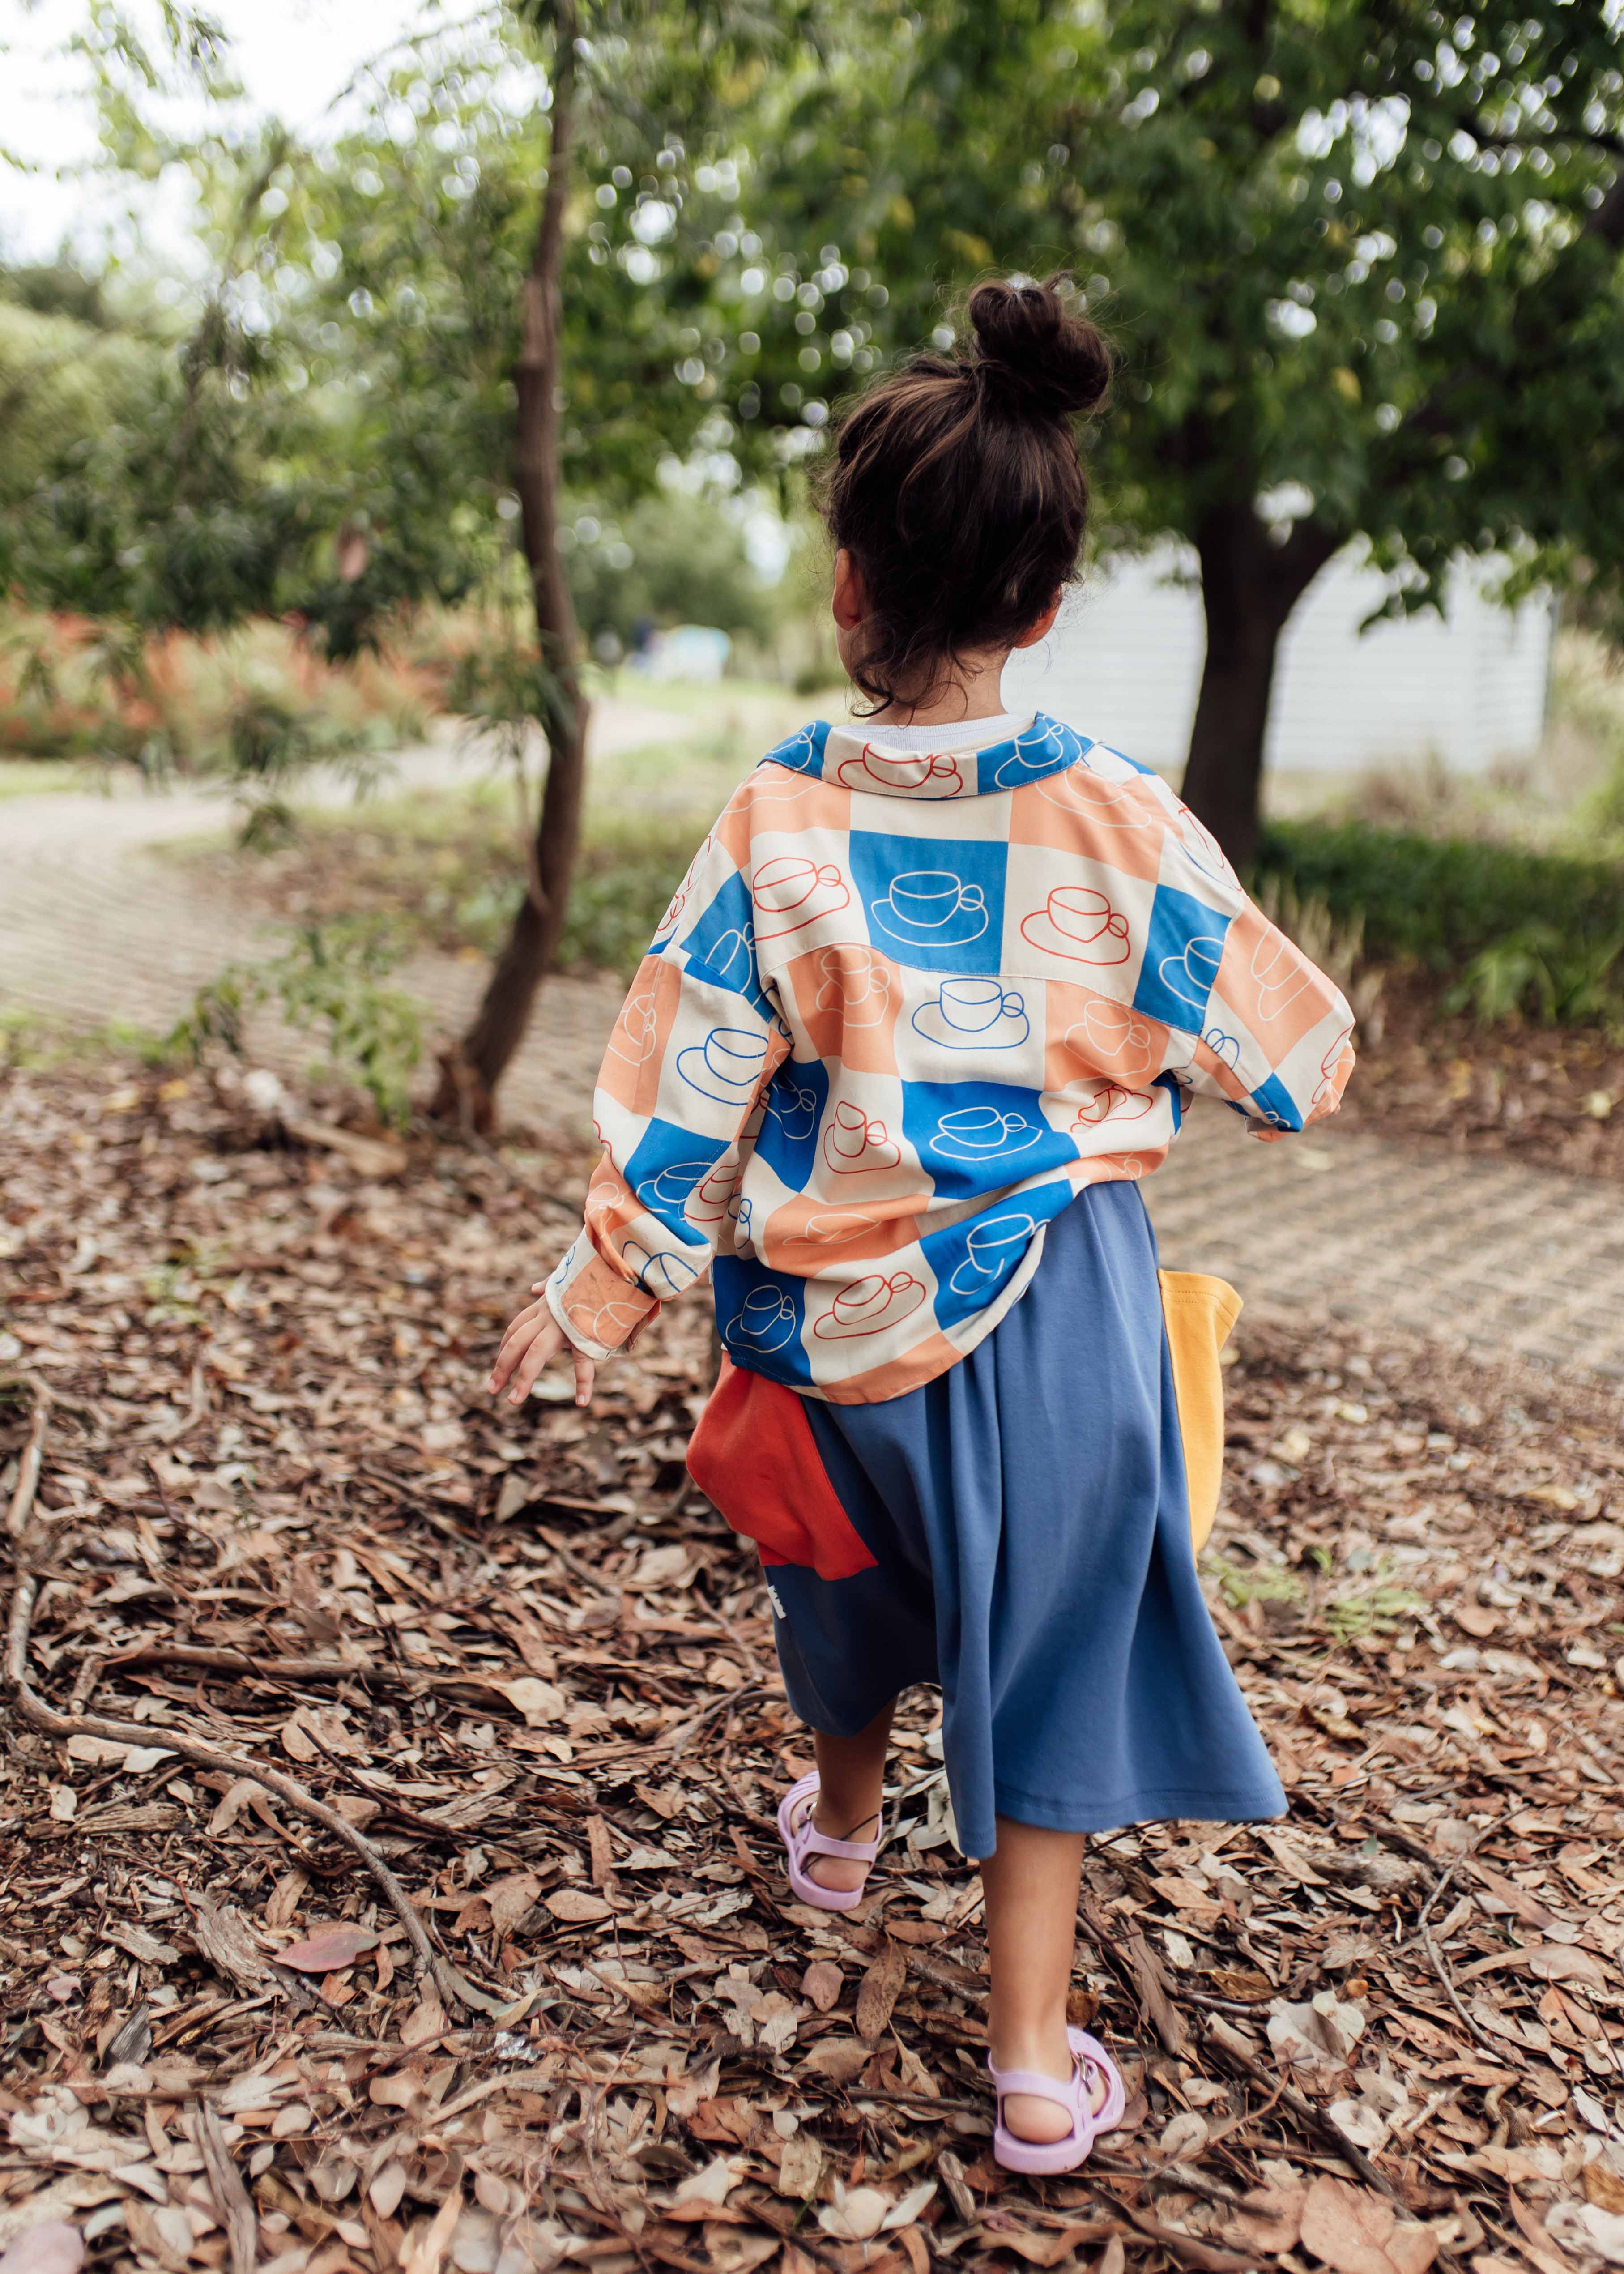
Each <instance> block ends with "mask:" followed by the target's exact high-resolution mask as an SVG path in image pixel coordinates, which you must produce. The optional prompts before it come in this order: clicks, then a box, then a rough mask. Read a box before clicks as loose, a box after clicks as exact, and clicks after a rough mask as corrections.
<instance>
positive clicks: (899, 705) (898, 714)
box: [863, 655, 1009, 727]
mask: <svg viewBox="0 0 1624 2274" xmlns="http://www.w3.org/2000/svg"><path fill="white" fill-rule="evenodd" d="M1008 660H1009V659H1008V657H1007V656H1002V655H1001V656H999V657H997V658H996V659H989V661H988V662H986V663H984V664H980V665H967V666H966V667H965V668H964V669H963V670H961V671H960V672H959V673H958V674H957V675H956V676H955V677H954V678H952V679H951V680H948V681H944V683H943V685H942V686H941V687H940V688H937V689H932V690H931V692H930V694H929V696H928V697H926V698H925V700H924V701H922V702H920V703H904V702H892V703H888V704H886V705H885V707H884V709H883V711H874V712H869V714H868V717H867V718H866V719H864V720H863V725H864V726H865V727H962V726H965V725H966V724H967V723H968V722H969V721H970V720H971V719H1001V718H1002V717H1003V716H1004V685H1003V681H1004V665H1005V663H1006V662H1007V661H1008Z"/></svg>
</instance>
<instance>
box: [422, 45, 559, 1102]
mask: <svg viewBox="0 0 1624 2274" xmlns="http://www.w3.org/2000/svg"><path fill="white" fill-rule="evenodd" d="M554 26H555V31H554V40H553V137H552V143H551V147H550V148H549V151H548V163H547V189H546V195H545V199H544V200H543V201H542V209H541V222H540V226H539V227H538V230H537V232H536V249H535V252H534V254H533V255H532V257H531V260H530V273H529V274H528V275H527V276H526V277H525V280H524V300H523V317H524V322H523V335H522V339H521V343H520V349H519V358H518V362H517V365H516V366H515V372H514V379H515V387H516V389H517V394H518V410H517V415H516V418H515V450H514V483H515V488H516V490H517V492H518V496H519V528H520V534H521V536H522V538H523V546H524V558H525V561H526V564H527V566H528V567H529V569H530V591H531V594H532V597H533V599H534V602H535V609H536V630H537V635H538V640H539V642H540V649H541V659H542V661H543V663H544V664H545V666H546V667H547V670H548V671H549V672H550V674H552V677H553V682H554V685H555V688H556V698H555V700H554V702H553V706H552V708H551V711H550V713H549V716H548V717H547V719H546V720H545V722H544V723H545V727H546V734H547V780H546V787H545V790H544V792H543V794H542V801H541V811H540V813H539V815H538V818H537V824H536V842H535V847H534V855H535V857H534V859H533V861H531V862H530V864H529V867H530V885H529V888H528V890H527V892H526V893H525V896H524V899H523V900H522V901H521V903H520V905H519V909H518V913H517V915H515V917H514V920H513V927H512V929H511V930H510V931H509V932H508V937H507V939H506V941H505V942H504V943H503V946H502V951H501V953H500V955H499V956H498V958H497V960H496V968H495V969H494V970H493V971H492V974H491V977H490V981H489V983H488V984H487V985H486V988H485V995H484V997H483V998H482V1000H481V1002H480V1005H479V1009H478V1012H477V1015H476V1017H475V1019H474V1022H473V1024H472V1026H471V1027H470V1028H469V1029H468V1032H467V1033H466V1034H465V1035H463V1036H462V1039H461V1041H460V1042H458V1043H454V1044H453V1045H452V1047H451V1048H450V1049H449V1050H447V1051H446V1052H445V1053H444V1054H443V1055H442V1057H441V1058H440V1088H439V1089H438V1091H437V1092H436V1095H435V1097H434V1102H433V1104H432V1107H431V1109H430V1111H432V1113H433V1114H434V1115H435V1117H436V1118H440V1119H451V1120H456V1121H458V1122H460V1123H461V1124H462V1126H463V1127H464V1128H469V1129H472V1130H473V1131H474V1132H475V1133H477V1134H478V1135H481V1136H487V1135H489V1134H490V1133H491V1132H492V1130H493V1128H494V1126H495V1120H496V1103H495V1092H496V1085H497V1083H498V1082H499V1081H500V1079H501V1076H502V1073H503V1072H504V1071H505V1069H506V1067H507V1065H508V1061H509V1059H511V1058H512V1057H513V1055H514V1053H515V1050H517V1049H518V1047H519V1044H520V1043H521V1042H522V1041H523V1038H524V1030H525V1028H526V1027H527V1026H528V1025H529V1023H530V1011H531V1008H532V1006H533V1005H534V1003H535V1000H536V994H537V990H538V988H539V986H540V984H541V982H542V978H543V976H544V975H545V972H546V971H547V969H548V968H549V966H550V965H551V963H552V961H553V957H554V956H555V955H556V954H557V953H558V945H559V941H560V938H561V937H562V936H563V930H564V919H565V916H566V915H567V914H568V908H569V888H570V882H571V879H572V877H574V874H575V856H576V854H577V853H578V851H579V850H580V845H581V810H582V804H583V797H584V794H585V788H586V730H587V716H588V707H589V706H588V704H587V700H586V697H585V695H584V694H583V690H582V686H581V634H580V629H579V627H578V626H577V624H576V622H575V603H574V601H573V600H572V599H571V598H570V591H569V584H568V578H567V577H566V576H565V573H564V564H563V561H562V560H561V558H560V553H559V549H558V493H559V410H558V392H559V387H560V334H561V327H562V311H563V304H562V294H561V291H560V270H561V267H562V263H563V252H564V210H565V207H566V204H567V202H568V195H569V178H570V166H571V158H572V154H573V148H572V146H573V142H574V136H575V113H574V104H575V30H576V25H575V0H558V5H557V9H556V11H555V15H554Z"/></svg>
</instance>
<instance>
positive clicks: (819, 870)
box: [750, 853, 852, 940]
mask: <svg viewBox="0 0 1624 2274" xmlns="http://www.w3.org/2000/svg"><path fill="white" fill-rule="evenodd" d="M750 898H751V900H753V901H754V902H755V905H756V908H757V909H758V910H759V911H760V914H759V915H757V916H756V922H755V932H756V938H757V939H758V940H763V939H787V938H788V937H789V936H790V935H791V933H793V932H798V931H804V930H806V928H807V926H808V924H815V923H818V922H821V921H822V920H823V917H825V916H833V915H839V913H840V911H841V909H842V908H849V907H851V905H852V893H851V887H850V886H849V885H847V883H846V878H845V877H844V876H842V874H841V873H840V870H839V869H838V866H837V865H836V863H835V862H832V861H814V860H813V859H812V858H811V857H810V855H808V854H805V853H775V854H774V855H772V857H771V860H768V861H763V862H762V864H761V866H760V868H759V869H757V870H756V873H755V875H754V876H753V877H751V878H750ZM763 918H764V919H766V921H763Z"/></svg>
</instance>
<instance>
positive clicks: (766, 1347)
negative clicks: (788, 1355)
mask: <svg viewBox="0 0 1624 2274" xmlns="http://www.w3.org/2000/svg"><path fill="white" fill-rule="evenodd" d="M727 1334H728V1339H729V1340H730V1341H732V1342H738V1343H743V1344H746V1345H747V1347H748V1348H749V1349H751V1350H758V1351H778V1350H782V1349H783V1347H784V1345H785V1344H786V1343H788V1342H793V1340H794V1338H795V1306H794V1305H793V1303H792V1302H791V1301H790V1299H789V1297H788V1296H787V1295H786V1294H785V1293H784V1291H783V1290H782V1289H781V1288H778V1287H752V1288H751V1290H750V1291H749V1293H748V1295H747V1296H746V1297H745V1299H744V1300H743V1302H742V1303H741V1305H740V1306H739V1308H738V1309H737V1310H736V1311H735V1312H734V1313H733V1317H732V1318H731V1319H730V1320H729V1321H728V1322H727Z"/></svg>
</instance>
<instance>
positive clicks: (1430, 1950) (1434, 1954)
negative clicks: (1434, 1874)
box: [1402, 1839, 1513, 2060]
mask: <svg viewBox="0 0 1624 2274" xmlns="http://www.w3.org/2000/svg"><path fill="white" fill-rule="evenodd" d="M1402 1845H1403V1846H1404V1847H1405V1848H1406V1849H1408V1851H1409V1853H1410V1855H1412V1856H1416V1858H1417V1862H1419V1861H1421V1860H1423V1858H1425V1861H1426V1862H1427V1863H1429V1864H1432V1868H1433V1870H1434V1871H1437V1869H1438V1866H1437V1864H1436V1862H1435V1861H1434V1859H1433V1858H1432V1856H1428V1855H1427V1854H1426V1851H1425V1849H1422V1848H1421V1845H1420V1842H1419V1841H1410V1840H1408V1839H1406V1840H1405V1841H1403V1842H1402ZM1476 1846H1477V1841H1473V1842H1472V1847H1473V1848H1475V1847H1476ZM1471 1853H1472V1850H1471V1849H1470V1848H1469V1849H1467V1850H1466V1851H1465V1853H1464V1854H1463V1855H1460V1856H1455V1857H1454V1858H1453V1859H1452V1860H1451V1862H1450V1863H1449V1864H1448V1865H1447V1867H1446V1869H1445V1870H1444V1871H1442V1872H1441V1873H1440V1876H1439V1878H1438V1879H1437V1880H1436V1882H1435V1883H1434V1885H1433V1887H1432V1894H1430V1895H1429V1896H1428V1897H1427V1899H1426V1901H1425V1902H1424V1903H1423V1904H1422V1906H1421V1909H1420V1911H1419V1913H1418V1914H1417V1918H1416V1932H1417V1934H1418V1935H1419V1936H1420V1938H1421V1944H1422V1947H1423V1948H1424V1949H1425V1952H1426V1954H1427V1956H1428V1957H1429V1958H1430V1959H1431V1960H1432V1971H1433V1973H1434V1974H1435V1975H1436V1976H1437V1977H1438V1979H1439V1983H1440V1986H1441V1988H1442V1990H1443V1993H1444V1995H1445V1997H1446V1998H1447V1999H1448V2000H1449V2003H1450V2004H1451V2005H1452V2006H1453V2007H1454V2008H1455V2013H1456V2014H1457V2016H1458V2017H1459V2019H1460V2020H1461V2022H1462V2023H1463V2024H1464V2026H1465V2027H1466V2028H1467V2029H1469V2030H1470V2033H1471V2035H1472V2037H1473V2038H1474V2039H1475V2040H1476V2042H1477V2044H1480V2045H1481V2046H1482V2047H1483V2048H1484V2051H1485V2052H1491V2053H1492V2054H1493V2055H1494V2057H1495V2059H1497V2060H1503V2059H1505V2056H1506V2052H1510V2051H1512V2050H1513V2048H1511V2047H1510V2046H1509V2045H1507V2047H1506V2048H1505V2049H1504V2051H1502V2049H1501V2047H1500V2045H1499V2044H1496V2042H1495V2040H1494V2039H1493V2038H1492V2037H1491V2036H1490V2035H1489V2033H1488V2031H1487V2030H1486V2029H1485V2028H1484V2026H1483V2024H1482V2023H1481V2022H1479V2021H1478V2020H1477V2018H1476V2016H1475V2015H1473V2014H1470V2013H1468V2011H1467V2009H1466V2007H1464V2006H1463V2005H1462V2002H1461V1997H1460V1992H1458V1991H1457V1990H1456V1988H1455V1978H1454V1977H1453V1976H1452V1975H1451V1973H1450V1971H1449V1969H1448V1966H1447V1963H1446V1962H1445V1959H1444V1954H1443V1953H1442V1951H1441V1950H1440V1948H1439V1947H1438V1945H1437V1944H1436V1943H1435V1942H1434V1941H1433V1939H1432V1935H1431V1934H1430V1932H1429V1931H1428V1930H1427V1924H1426V1922H1427V1915H1428V1913H1429V1912H1430V1911H1431V1909H1432V1906H1433V1904H1434V1903H1435V1902H1436V1901H1438V1898H1439V1897H1440V1895H1441V1894H1443V1892H1444V1890H1445V1888H1446V1887H1447V1886H1448V1885H1449V1883H1450V1881H1451V1880H1452V1879H1454V1877H1455V1873H1456V1872H1457V1871H1459V1870H1460V1868H1461V1866H1462V1864H1467V1863H1470V1860H1471Z"/></svg>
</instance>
